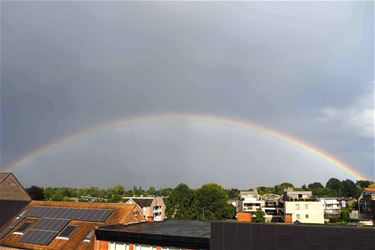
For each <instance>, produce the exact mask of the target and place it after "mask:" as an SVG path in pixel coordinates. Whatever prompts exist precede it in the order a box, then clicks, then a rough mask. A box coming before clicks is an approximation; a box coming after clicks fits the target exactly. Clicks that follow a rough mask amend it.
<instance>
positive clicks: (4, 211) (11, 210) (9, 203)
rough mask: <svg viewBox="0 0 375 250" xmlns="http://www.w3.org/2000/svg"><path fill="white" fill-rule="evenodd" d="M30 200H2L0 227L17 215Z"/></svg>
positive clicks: (0, 201)
mask: <svg viewBox="0 0 375 250" xmlns="http://www.w3.org/2000/svg"><path fill="white" fill-rule="evenodd" d="M29 202H30V201H17V200H0V228H1V227H2V226H3V225H5V224H6V223H7V222H8V221H9V220H10V219H12V218H13V217H14V216H16V215H17V214H18V213H19V212H20V211H21V210H22V209H23V208H24V207H26V206H27V204H28V203H29Z"/></svg>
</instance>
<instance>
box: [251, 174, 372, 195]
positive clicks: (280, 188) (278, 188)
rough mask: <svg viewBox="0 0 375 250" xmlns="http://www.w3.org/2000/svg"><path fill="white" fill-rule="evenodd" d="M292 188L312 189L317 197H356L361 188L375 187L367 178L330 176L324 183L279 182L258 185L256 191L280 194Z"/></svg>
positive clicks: (359, 193) (261, 193)
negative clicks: (350, 178)
mask: <svg viewBox="0 0 375 250" xmlns="http://www.w3.org/2000/svg"><path fill="white" fill-rule="evenodd" d="M289 187H291V188H294V189H295V190H306V191H312V192H313V194H314V195H315V196H318V197H327V196H331V197H348V198H349V197H353V198H358V197H359V196H360V195H361V193H362V190H363V188H367V187H375V183H374V182H371V181H368V180H359V181H356V182H353V181H352V180H349V179H347V180H342V181H340V180H339V179H336V178H330V179H329V180H328V181H327V183H326V184H325V185H323V184H321V183H320V182H313V183H310V184H308V185H302V187H300V188H298V187H295V186H294V185H293V184H292V183H288V182H285V183H281V184H279V185H275V186H274V187H264V186H262V187H258V188H257V190H258V193H259V194H260V195H263V194H267V193H274V194H279V195H281V194H282V193H283V192H284V190H285V189H286V188H289Z"/></svg>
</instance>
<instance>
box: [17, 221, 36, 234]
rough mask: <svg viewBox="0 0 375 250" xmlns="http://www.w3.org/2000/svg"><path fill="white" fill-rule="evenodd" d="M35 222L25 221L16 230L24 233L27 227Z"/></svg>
mask: <svg viewBox="0 0 375 250" xmlns="http://www.w3.org/2000/svg"><path fill="white" fill-rule="evenodd" d="M32 224H33V223H32V222H30V221H26V222H24V223H23V224H22V225H21V226H20V227H18V228H17V230H16V231H15V232H17V233H23V232H25V230H26V229H28V228H29V227H30V226H31V225H32Z"/></svg>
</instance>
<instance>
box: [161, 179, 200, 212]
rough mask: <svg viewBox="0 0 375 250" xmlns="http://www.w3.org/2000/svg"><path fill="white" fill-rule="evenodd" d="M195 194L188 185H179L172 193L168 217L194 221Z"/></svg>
mask: <svg viewBox="0 0 375 250" xmlns="http://www.w3.org/2000/svg"><path fill="white" fill-rule="evenodd" d="M193 200H194V192H193V191H192V190H191V189H190V188H189V187H188V186H187V185H186V184H183V183H181V184H179V185H178V186H177V187H176V188H175V189H173V191H171V193H170V195H169V197H168V199H167V204H166V211H165V213H166V215H167V217H168V218H174V219H192V218H193V217H194V216H193V211H192V205H193Z"/></svg>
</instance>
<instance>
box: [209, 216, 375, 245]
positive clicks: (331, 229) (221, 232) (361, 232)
mask: <svg viewBox="0 0 375 250" xmlns="http://www.w3.org/2000/svg"><path fill="white" fill-rule="evenodd" d="M374 239H375V229H374V228H358V227H344V226H326V225H303V224H302V225H301V224H300V225H293V224H289V225H288V224H258V223H240V222H237V223H236V222H212V223H211V239H210V249H211V250H240V249H247V250H255V249H285V250H308V249H316V250H320V249H340V250H358V249H361V250H373V249H374Z"/></svg>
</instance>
